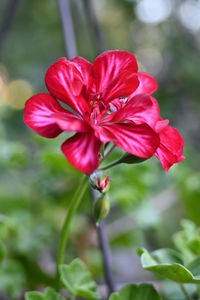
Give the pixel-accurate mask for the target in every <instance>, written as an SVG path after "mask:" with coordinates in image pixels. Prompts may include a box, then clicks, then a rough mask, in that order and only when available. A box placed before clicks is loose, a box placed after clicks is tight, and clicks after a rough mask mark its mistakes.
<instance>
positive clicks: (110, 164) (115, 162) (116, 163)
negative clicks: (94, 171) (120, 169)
mask: <svg viewBox="0 0 200 300" xmlns="http://www.w3.org/2000/svg"><path fill="white" fill-rule="evenodd" d="M119 163H120V159H117V160H114V161H112V162H111V163H109V164H107V165H105V166H104V167H102V168H100V169H99V170H100V171H104V170H107V169H109V168H112V167H114V166H116V165H118V164H119Z"/></svg>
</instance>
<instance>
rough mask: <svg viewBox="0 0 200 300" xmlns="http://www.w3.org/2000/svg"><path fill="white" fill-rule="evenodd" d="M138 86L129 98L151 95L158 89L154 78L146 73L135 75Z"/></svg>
mask: <svg viewBox="0 0 200 300" xmlns="http://www.w3.org/2000/svg"><path fill="white" fill-rule="evenodd" d="M137 76H138V80H139V86H138V88H137V89H136V90H135V91H134V92H133V93H132V95H131V96H135V95H137V94H143V93H144V94H148V95H151V94H153V93H154V92H155V91H156V90H157V89H158V83H157V81H156V80H155V78H154V77H152V76H151V75H149V74H147V73H137Z"/></svg>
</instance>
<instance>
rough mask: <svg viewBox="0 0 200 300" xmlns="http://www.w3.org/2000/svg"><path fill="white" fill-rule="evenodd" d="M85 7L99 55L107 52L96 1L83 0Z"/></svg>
mask: <svg viewBox="0 0 200 300" xmlns="http://www.w3.org/2000/svg"><path fill="white" fill-rule="evenodd" d="M83 5H84V9H85V14H86V18H87V20H88V23H89V26H90V28H91V30H92V31H93V37H94V41H95V45H96V49H97V52H98V54H99V53H101V52H103V51H105V48H106V47H105V40H104V36H103V32H102V29H101V27H100V26H99V22H98V19H97V17H96V14H95V11H94V1H93V0H83Z"/></svg>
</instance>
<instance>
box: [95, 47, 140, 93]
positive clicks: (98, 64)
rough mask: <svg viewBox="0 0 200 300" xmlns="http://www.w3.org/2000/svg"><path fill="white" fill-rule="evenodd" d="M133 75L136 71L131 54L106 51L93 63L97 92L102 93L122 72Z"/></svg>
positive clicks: (135, 64) (134, 59) (136, 67)
mask: <svg viewBox="0 0 200 300" xmlns="http://www.w3.org/2000/svg"><path fill="white" fill-rule="evenodd" d="M125 70H126V71H129V72H130V73H135V72H137V70H138V66H137V61H136V58H135V56H134V55H133V54H131V53H129V52H126V51H119V50H114V51H106V52H103V53H102V54H101V55H99V56H98V57H97V58H96V59H95V61H94V75H95V80H96V89H97V92H103V91H104V89H106V88H107V87H108V86H109V85H110V83H111V82H112V81H113V80H115V79H116V78H117V77H119V75H120V73H121V72H123V71H125Z"/></svg>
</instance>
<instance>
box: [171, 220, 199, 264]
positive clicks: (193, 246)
mask: <svg viewBox="0 0 200 300" xmlns="http://www.w3.org/2000/svg"><path fill="white" fill-rule="evenodd" d="M181 227H182V230H181V231H179V232H177V233H175V234H174V235H173V241H174V244H175V246H176V248H177V249H178V250H179V251H180V252H181V253H182V254H183V257H184V261H185V262H190V261H191V260H192V259H194V258H195V257H196V256H197V255H200V230H199V228H198V227H197V226H196V225H195V224H194V223H193V222H192V221H190V220H185V219H184V220H182V222H181Z"/></svg>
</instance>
